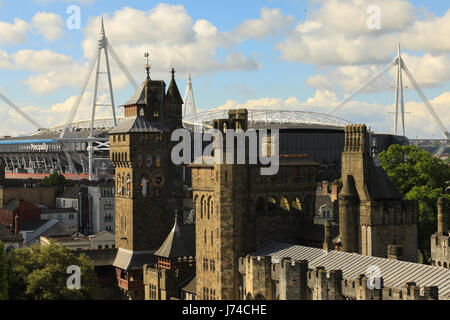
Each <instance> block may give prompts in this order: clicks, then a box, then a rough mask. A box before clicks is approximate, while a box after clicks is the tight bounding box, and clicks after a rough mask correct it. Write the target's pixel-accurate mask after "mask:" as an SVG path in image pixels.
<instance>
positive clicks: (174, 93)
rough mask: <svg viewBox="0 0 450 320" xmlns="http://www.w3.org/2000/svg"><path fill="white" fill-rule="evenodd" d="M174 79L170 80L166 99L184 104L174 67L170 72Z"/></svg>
mask: <svg viewBox="0 0 450 320" xmlns="http://www.w3.org/2000/svg"><path fill="white" fill-rule="evenodd" d="M170 73H171V74H172V79H171V80H170V84H169V88H168V89H167V94H166V97H165V98H166V101H167V102H169V103H173V104H183V99H182V98H181V95H180V91H179V90H178V86H177V82H176V81H175V69H174V68H172V71H171V72H170Z"/></svg>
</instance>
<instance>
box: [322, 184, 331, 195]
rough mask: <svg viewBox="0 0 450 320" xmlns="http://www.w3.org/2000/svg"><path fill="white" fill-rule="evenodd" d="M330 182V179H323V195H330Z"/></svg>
mask: <svg viewBox="0 0 450 320" xmlns="http://www.w3.org/2000/svg"><path fill="white" fill-rule="evenodd" d="M329 184H330V183H329V182H328V181H323V182H322V195H323V196H327V195H328V185H329Z"/></svg>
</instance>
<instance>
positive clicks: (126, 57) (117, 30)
mask: <svg viewBox="0 0 450 320" xmlns="http://www.w3.org/2000/svg"><path fill="white" fill-rule="evenodd" d="M104 23H105V29H106V34H107V36H108V38H109V40H110V42H111V44H112V45H113V47H114V48H115V50H116V52H117V53H118V55H119V56H120V57H121V59H122V60H123V62H124V64H125V65H126V66H127V67H128V68H129V69H130V70H131V71H132V73H134V74H143V73H144V71H143V68H142V66H143V64H144V61H145V60H144V59H143V54H144V52H146V51H147V50H148V51H150V59H151V64H152V74H153V75H154V76H156V77H163V78H164V77H167V73H168V71H169V70H170V68H171V67H175V68H176V70H177V71H178V72H179V73H178V74H179V75H180V74H185V73H187V72H192V73H194V74H195V73H207V72H215V71H230V70H254V69H257V68H258V67H259V64H258V63H257V62H256V60H255V58H254V57H244V56H243V55H242V54H241V53H238V52H234V51H233V49H232V48H233V45H234V44H235V42H234V41H233V40H232V38H231V35H230V34H228V33H226V32H222V31H220V30H218V29H217V27H216V26H214V25H213V24H212V23H211V22H209V21H207V20H203V19H200V20H197V21H193V20H192V18H191V17H190V16H189V15H188V13H187V12H186V9H185V8H184V7H183V6H180V5H178V6H173V5H168V4H159V5H157V6H156V7H155V8H153V9H152V10H150V11H141V10H137V9H132V8H123V9H121V10H118V11H116V12H115V13H114V14H113V15H112V16H105V17H104ZM99 26H100V18H99V17H97V18H94V19H90V20H89V22H88V25H87V27H86V29H85V35H86V38H85V40H84V41H83V43H82V47H83V49H84V52H85V56H86V57H88V56H90V55H91V52H93V51H94V49H95V47H96V45H97V34H98V30H99ZM219 49H222V50H225V55H224V57H221V58H219V57H218V51H219Z"/></svg>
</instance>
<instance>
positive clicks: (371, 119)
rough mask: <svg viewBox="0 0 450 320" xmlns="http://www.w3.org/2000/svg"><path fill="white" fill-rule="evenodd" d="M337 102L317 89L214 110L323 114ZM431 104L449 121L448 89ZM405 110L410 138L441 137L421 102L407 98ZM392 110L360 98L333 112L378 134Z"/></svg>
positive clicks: (386, 128)
mask: <svg viewBox="0 0 450 320" xmlns="http://www.w3.org/2000/svg"><path fill="white" fill-rule="evenodd" d="M338 102H339V99H338V98H337V96H336V94H335V93H334V92H332V91H328V90H317V91H316V94H315V95H314V97H311V98H308V99H306V101H299V100H298V99H297V98H295V97H290V98H287V99H284V100H283V99H281V98H271V97H264V98H260V99H252V100H248V101H246V102H243V103H242V102H238V101H234V100H228V101H227V102H226V103H225V104H223V105H221V106H219V107H218V109H238V108H246V109H259V110H264V109H268V110H287V111H289V110H291V111H294V110H297V111H313V112H320V113H326V112H327V111H329V110H330V109H331V108H332V107H334V106H335V105H336V104H337V103H338ZM430 103H431V105H432V106H433V108H434V110H435V111H436V113H437V114H438V116H439V117H440V119H441V121H442V122H443V123H444V125H445V124H448V123H450V114H449V112H448V105H449V104H450V92H445V93H443V94H442V95H440V96H438V97H436V98H434V99H432V100H430ZM405 109H406V111H407V112H411V114H406V115H405V118H406V120H405V122H406V134H407V135H408V136H409V137H410V138H415V137H416V135H417V136H419V137H421V138H426V137H428V138H433V137H434V138H442V133H441V131H440V129H439V127H438V126H437V124H436V123H435V122H434V120H433V118H432V117H431V115H430V114H429V112H428V111H427V109H426V108H425V106H424V105H423V103H422V102H416V101H407V102H406V103H405ZM393 110H394V105H393V104H389V105H382V104H378V103H367V102H362V101H351V102H349V103H348V104H347V105H346V106H345V107H344V108H342V109H341V110H340V111H339V112H338V113H336V114H333V115H334V116H337V117H339V118H341V119H346V120H348V121H351V122H353V123H366V124H368V125H370V126H371V128H373V129H374V130H375V132H379V133H391V132H392V131H393V115H392V114H389V112H392V111H393Z"/></svg>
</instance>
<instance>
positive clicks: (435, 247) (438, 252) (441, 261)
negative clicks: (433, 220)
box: [431, 198, 450, 269]
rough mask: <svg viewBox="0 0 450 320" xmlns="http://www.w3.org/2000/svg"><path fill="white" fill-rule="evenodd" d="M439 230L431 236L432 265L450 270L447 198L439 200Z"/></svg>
mask: <svg viewBox="0 0 450 320" xmlns="http://www.w3.org/2000/svg"><path fill="white" fill-rule="evenodd" d="M437 207H438V217H437V218H438V230H437V232H435V233H434V234H433V235H432V236H431V264H432V265H433V266H438V267H444V268H447V269H450V231H449V229H448V211H447V203H446V201H445V198H439V200H438V203H437Z"/></svg>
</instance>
